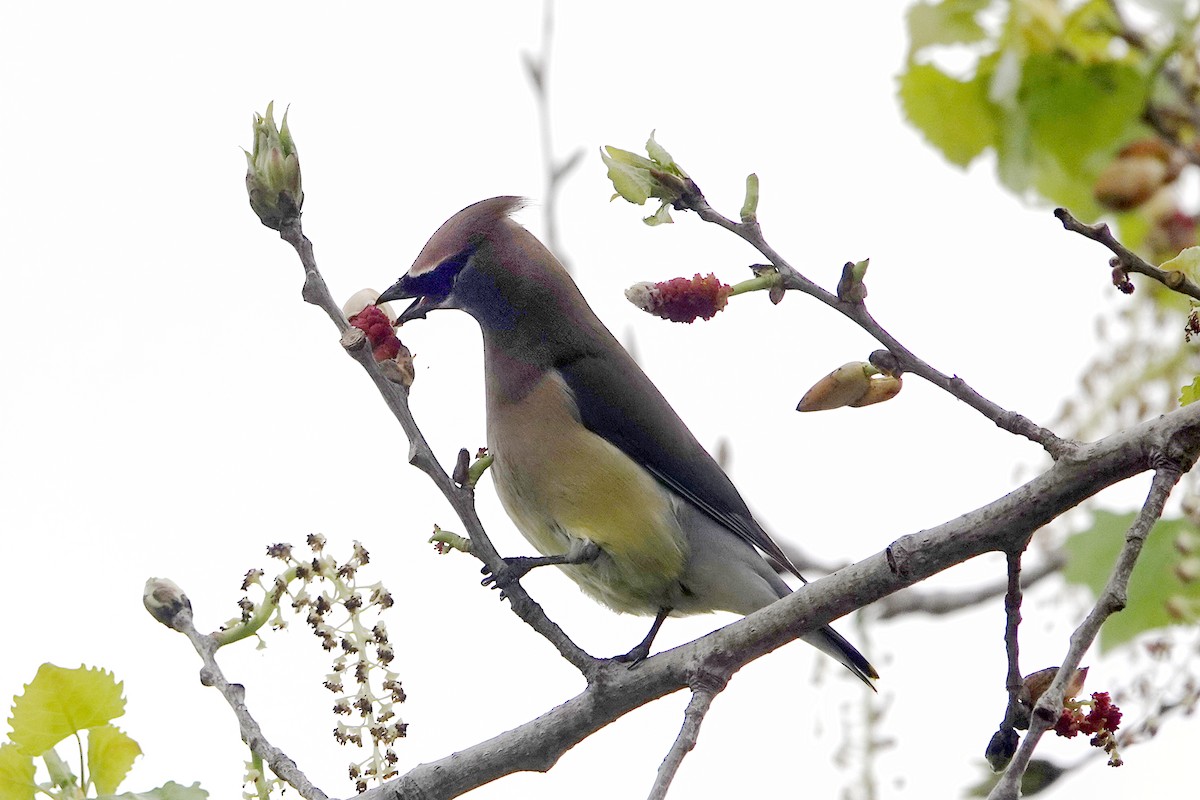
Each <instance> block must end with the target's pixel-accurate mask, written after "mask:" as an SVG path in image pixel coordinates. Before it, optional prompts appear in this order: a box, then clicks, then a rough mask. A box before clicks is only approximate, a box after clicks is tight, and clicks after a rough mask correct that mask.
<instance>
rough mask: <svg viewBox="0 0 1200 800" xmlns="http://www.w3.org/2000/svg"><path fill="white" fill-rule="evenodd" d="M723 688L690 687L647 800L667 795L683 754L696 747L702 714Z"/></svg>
mask: <svg viewBox="0 0 1200 800" xmlns="http://www.w3.org/2000/svg"><path fill="white" fill-rule="evenodd" d="M723 688H724V686H721V687H716V688H710V687H707V686H697V687H694V688H693V689H692V699H691V700H690V701H689V702H688V707H687V709H685V710H684V712H683V726H682V727H681V728H680V729H679V735H678V736H676V737H675V742H674V743H673V744H672V745H671V749H670V750H669V751H668V752H667V756H666V758H664V759H663V763H662V764H661V765H660V766H659V768H658V775H657V776H656V777H655V779H654V785H653V786H652V787H650V794H649V795H647V797H648V800H663V799H664V798H665V797H666V796H667V790H668V789H670V788H671V781H673V780H675V773H676V772H678V771H679V765H680V764H682V763H683V758H684V756H686V755H687V754H688V753H690V752H692V750H693V749H694V748H695V747H696V739H698V738H699V736H700V725H701V723H703V722H704V716H705V715H706V714H707V713H708V709H709V708H710V707H711V706H712V701H713V700H714V699H715V698H716V696H717V693H718V692H720V691H721V689H723Z"/></svg>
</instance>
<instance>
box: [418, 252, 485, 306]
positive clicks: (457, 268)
mask: <svg viewBox="0 0 1200 800" xmlns="http://www.w3.org/2000/svg"><path fill="white" fill-rule="evenodd" d="M474 252H475V248H474V247H468V248H465V249H463V250H462V251H460V252H458V253H456V254H455V255H453V256H451V257H450V258H447V259H446V260H445V261H443V262H442V263H440V264H438V265H437V266H436V267H434V268H433V269H431V270H429V271H428V272H425V273H422V274H421V275H418V276H416V277H415V278H413V279H412V283H411V284H410V286H409V288H410V289H411V291H412V292H413V293H414V294H419V295H423V296H425V297H439V298H442V297H448V296H449V294H450V291H451V290H452V289H453V288H454V282H455V281H456V280H457V279H458V276H459V274H460V273H461V272H462V271H463V267H465V266H466V265H467V262H468V261H469V260H470V259H471V255H472V254H473V253H474Z"/></svg>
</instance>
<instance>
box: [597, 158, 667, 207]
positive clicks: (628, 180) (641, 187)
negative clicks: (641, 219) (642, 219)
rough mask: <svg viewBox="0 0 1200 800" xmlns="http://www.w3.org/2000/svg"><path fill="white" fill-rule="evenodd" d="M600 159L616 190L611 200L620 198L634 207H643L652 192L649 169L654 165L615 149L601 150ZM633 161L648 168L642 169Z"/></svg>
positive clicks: (652, 182)
mask: <svg viewBox="0 0 1200 800" xmlns="http://www.w3.org/2000/svg"><path fill="white" fill-rule="evenodd" d="M600 158H601V159H602V160H603V161H604V164H605V166H607V167H608V179H609V180H610V181H612V185H613V188H614V189H616V190H617V194H615V195H613V199H616V197H617V196H620V197H624V198H625V199H626V200H628V201H629V202H631V203H634V204H636V205H639V206H640V205H645V203H646V200H647V198H649V197H650V192H652V191H653V190H654V181H652V180H651V178H650V172H649V169H650V167H653V166H654V165H653V164H652V163H651V162H649V161H647V160H646V159H644V158H641V156H638V155H637V154H635V153H631V152H629V151H628V150H620V149H618V148H616V147H605V148H601V150H600ZM634 159H640V160H641V161H645V162H646V163H647V164H649V165H650V166H649V167H643V166H641V165H640V164H638V163H637V162H636V161H635V160H634Z"/></svg>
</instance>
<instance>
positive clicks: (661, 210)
mask: <svg viewBox="0 0 1200 800" xmlns="http://www.w3.org/2000/svg"><path fill="white" fill-rule="evenodd" d="M642 222H644V223H646V224H647V225H649V226H650V227H654V226H655V225H670V224H672V223H674V222H675V220H673V219H671V206H670V204H668V203H663V204H662V205H661V206H659V207H658V211H655V212H654V213H653V214H651V215H650V216H648V217H646V218H645V219H643V220H642Z"/></svg>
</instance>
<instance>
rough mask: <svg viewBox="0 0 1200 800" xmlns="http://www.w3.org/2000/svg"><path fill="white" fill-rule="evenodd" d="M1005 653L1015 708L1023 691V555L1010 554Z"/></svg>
mask: <svg viewBox="0 0 1200 800" xmlns="http://www.w3.org/2000/svg"><path fill="white" fill-rule="evenodd" d="M1004 615H1005V623H1004V651H1005V653H1006V654H1007V656H1008V678H1007V680H1006V681H1005V688H1006V689H1008V704H1009V707H1010V708H1011V707H1013V706H1015V705H1016V703H1017V694H1018V693H1019V692H1020V691H1021V684H1022V673H1021V645H1020V642H1019V640H1018V639H1017V632H1018V630H1019V628H1020V626H1021V553H1020V551H1016V552H1010V553H1008V591H1007V592H1005V594H1004Z"/></svg>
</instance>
